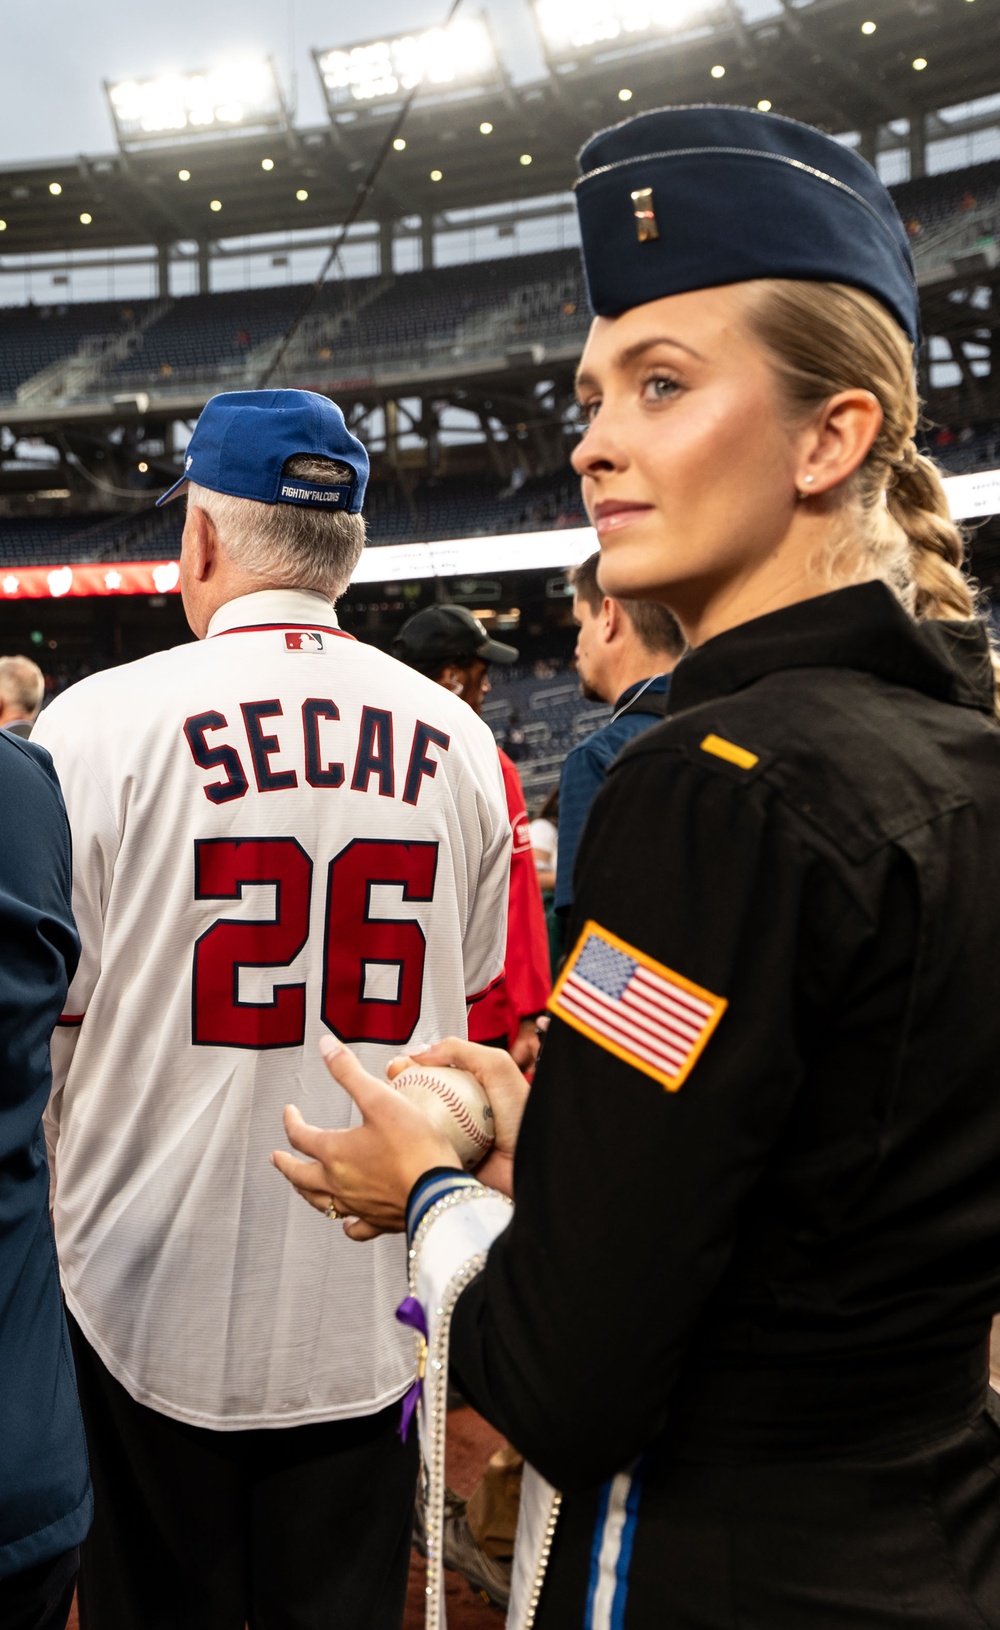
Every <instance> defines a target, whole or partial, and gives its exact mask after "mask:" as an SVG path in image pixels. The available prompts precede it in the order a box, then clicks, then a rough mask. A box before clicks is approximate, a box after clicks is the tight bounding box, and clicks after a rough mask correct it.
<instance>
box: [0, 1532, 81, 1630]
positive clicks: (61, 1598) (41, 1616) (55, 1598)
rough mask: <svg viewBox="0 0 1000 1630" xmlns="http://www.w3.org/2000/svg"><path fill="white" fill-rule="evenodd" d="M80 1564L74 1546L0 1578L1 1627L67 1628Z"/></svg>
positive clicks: (6, 1629)
mask: <svg viewBox="0 0 1000 1630" xmlns="http://www.w3.org/2000/svg"><path fill="white" fill-rule="evenodd" d="M79 1563H80V1553H79V1551H78V1550H76V1548H75V1547H74V1549H73V1550H72V1551H63V1553H62V1555H61V1556H54V1557H52V1558H50V1560H49V1561H48V1562H39V1563H38V1564H37V1565H36V1566H35V1567H34V1568H25V1570H24V1572H23V1573H14V1574H11V1575H10V1577H9V1578H7V1579H0V1625H2V1626H3V1630H66V1620H67V1619H68V1618H69V1610H70V1608H71V1607H72V1606H73V1588H74V1586H75V1584H76V1572H77V1568H78V1567H79Z"/></svg>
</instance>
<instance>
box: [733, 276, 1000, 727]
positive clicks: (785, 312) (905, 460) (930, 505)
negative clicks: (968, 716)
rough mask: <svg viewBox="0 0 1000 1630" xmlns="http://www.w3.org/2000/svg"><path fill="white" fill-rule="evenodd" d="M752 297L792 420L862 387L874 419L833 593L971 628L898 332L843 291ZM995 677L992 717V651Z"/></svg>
mask: <svg viewBox="0 0 1000 1630" xmlns="http://www.w3.org/2000/svg"><path fill="white" fill-rule="evenodd" d="M753 289H754V297H753V298H752V301H751V305H750V310H749V323H750V327H751V329H752V331H753V332H754V334H755V335H756V336H757V338H758V339H760V340H761V341H762V343H763V344H764V345H765V346H767V348H768V350H769V351H770V352H771V354H772V356H773V358H774V361H775V365H776V367H777V370H778V375H779V378H780V380H781V384H782V388H783V390H784V393H785V397H786V400H787V402H788V406H789V409H790V412H791V415H792V417H793V418H800V417H802V416H803V415H805V414H808V413H809V412H810V411H812V410H813V409H815V408H817V407H818V406H819V405H820V404H821V403H822V402H824V401H827V400H828V399H829V398H830V397H831V396H836V395H837V393H838V392H839V391H844V390H850V389H856V388H858V387H859V386H860V387H861V388H862V389H864V390H869V391H871V392H872V394H873V395H874V396H875V398H876V399H877V401H878V403H879V406H880V407H881V409H882V425H881V428H880V430H879V433H878V435H877V436H876V438H875V441H874V443H873V445H872V447H871V450H870V452H869V454H868V456H867V458H866V459H865V461H864V463H863V464H862V465H861V467H860V469H859V470H857V471H856V473H855V474H854V476H852V478H851V481H850V482H849V483H845V493H844V499H845V523H846V524H845V527H844V530H843V535H842V537H841V538H840V540H839V542H838V543H837V545H836V547H835V548H833V549H832V550H831V552H830V556H829V559H828V560H826V561H825V566H826V569H827V573H828V576H829V581H830V585H831V587H836V586H837V585H838V584H839V583H844V582H852V581H856V580H857V578H858V573H859V570H861V571H863V572H864V573H865V574H867V575H869V576H872V577H881V578H882V579H883V580H884V581H885V582H886V583H888V584H889V585H890V587H891V588H893V589H894V590H895V592H896V593H897V594H898V596H899V598H900V600H901V601H902V602H903V604H904V605H905V607H906V609H907V610H908V611H909V612H910V614H911V616H913V617H914V618H915V619H916V620H917V621H918V622H923V621H929V620H935V619H947V618H968V617H974V616H975V615H976V611H977V606H976V589H975V585H974V584H973V583H972V581H971V580H970V578H969V577H968V576H967V574H966V572H965V570H964V569H963V566H964V560H965V539H964V537H963V534H962V531H961V529H960V528H959V527H958V526H956V524H955V522H954V521H953V520H952V519H951V516H950V514H949V512H948V500H947V498H946V496H945V491H944V487H943V485H942V483H941V477H940V475H939V474H938V471H937V467H936V466H935V465H934V464H933V462H932V461H931V460H930V459H929V458H925V457H924V455H923V454H922V453H920V452H918V450H917V446H916V443H915V441H914V439H913V438H914V433H915V431H916V428H917V420H918V415H919V401H918V398H917V388H916V378H915V372H914V363H913V347H912V345H911V344H910V342H909V340H908V339H907V337H906V335H905V334H904V333H903V331H902V329H901V328H900V327H899V325H898V324H897V323H896V322H895V320H894V319H893V318H892V317H891V316H890V315H889V313H888V311H887V310H886V309H885V307H884V306H883V305H882V304H881V303H880V302H879V301H878V300H875V299H874V298H873V297H872V296H871V295H868V294H865V293H864V292H863V291H862V290H861V289H855V288H849V287H847V286H846V285H844V284H841V283H804V282H793V281H784V280H777V279H775V280H769V281H766V282H761V283H758V284H756V285H753ZM859 555H860V557H861V558H860V559H859ZM993 667H994V673H995V675H996V680H997V712H998V713H1000V657H998V654H997V653H996V652H995V651H994V652H993Z"/></svg>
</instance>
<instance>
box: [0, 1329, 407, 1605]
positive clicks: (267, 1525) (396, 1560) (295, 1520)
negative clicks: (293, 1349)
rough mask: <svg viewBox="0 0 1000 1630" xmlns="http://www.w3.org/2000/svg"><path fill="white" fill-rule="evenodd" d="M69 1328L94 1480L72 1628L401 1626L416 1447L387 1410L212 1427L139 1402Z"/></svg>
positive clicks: (394, 1413) (394, 1414)
mask: <svg viewBox="0 0 1000 1630" xmlns="http://www.w3.org/2000/svg"><path fill="white" fill-rule="evenodd" d="M69 1327H70V1336H71V1339H72V1342H73V1352H74V1355H75V1357H76V1371H77V1381H78V1384H79V1389H80V1401H81V1404H82V1406H83V1417H84V1423H85V1425H86V1429H87V1442H88V1447H89V1450H90V1463H91V1472H92V1475H93V1481H94V1526H93V1528H92V1529H91V1532H90V1536H89V1538H88V1539H87V1541H86V1544H85V1545H84V1546H83V1549H82V1553H81V1568H80V1588H79V1606H80V1624H81V1630H244V1626H245V1625H248V1626H249V1627H250V1630H330V1627H331V1626H334V1625H335V1626H336V1630H399V1626H400V1625H401V1623H402V1618H403V1608H404V1603H405V1597H406V1581H407V1573H408V1569H409V1556H410V1528H411V1521H412V1514H413V1500H414V1493H415V1488H416V1476H417V1446H416V1433H415V1432H412V1431H411V1433H410V1442H409V1443H408V1444H406V1445H404V1444H403V1443H402V1442H401V1441H400V1438H399V1435H398V1430H397V1428H398V1424H399V1406H398V1405H394V1406H393V1407H392V1408H390V1409H386V1410H382V1411H381V1412H380V1413H379V1414H377V1415H370V1416H364V1417H360V1418H357V1419H353V1420H346V1421H332V1422H328V1423H324V1424H322V1425H318V1426H296V1427H289V1428H288V1429H285V1430H267V1431H247V1432H213V1431H208V1430H206V1429H204V1428H202V1427H196V1426H188V1425H186V1424H184V1423H183V1422H180V1421H174V1420H171V1419H170V1418H169V1417H168V1416H166V1415H161V1414H158V1413H157V1412H156V1411H155V1410H151V1409H147V1408H145V1407H144V1406H143V1405H142V1404H137V1403H136V1402H135V1400H134V1399H133V1398H132V1397H131V1396H130V1395H129V1394H128V1393H127V1392H126V1391H125V1389H124V1387H122V1386H120V1385H119V1383H118V1382H117V1381H116V1380H115V1379H114V1378H113V1376H111V1375H110V1374H109V1373H108V1371H107V1369H106V1368H105V1366H104V1365H103V1364H102V1363H101V1361H100V1359H99V1358H98V1357H97V1355H96V1353H95V1352H94V1351H93V1349H92V1348H91V1346H90V1345H89V1343H88V1342H87V1341H86V1339H85V1338H84V1336H83V1335H82V1333H81V1331H80V1330H79V1328H78V1326H76V1325H75V1324H74V1322H73V1320H72V1319H70V1320H69ZM5 1630H6V1627H5Z"/></svg>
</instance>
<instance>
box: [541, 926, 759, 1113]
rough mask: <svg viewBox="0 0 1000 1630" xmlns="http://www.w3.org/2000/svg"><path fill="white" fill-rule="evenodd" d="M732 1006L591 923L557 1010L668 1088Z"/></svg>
mask: <svg viewBox="0 0 1000 1630" xmlns="http://www.w3.org/2000/svg"><path fill="white" fill-rule="evenodd" d="M727 1006H728V1004H727V1002H726V1000H725V997H722V996H713V995H712V992H711V991H710V990H704V989H702V987H701V986H700V985H695V984H692V982H691V980H690V979H685V978H684V976H683V974H679V973H674V971H673V969H671V968H666V967H664V965H663V963H662V962H655V961H654V960H653V958H652V957H650V956H647V955H646V953H645V952H644V951H639V950H637V949H636V947H635V946H634V945H626V943H625V941H624V940H620V939H619V938H618V936H617V935H616V934H612V933H610V932H609V931H608V930H607V929H606V928H602V927H601V926H600V924H599V923H595V922H589V923H587V924H586V926H585V927H584V930H583V933H582V934H581V935H580V938H579V939H578V940H577V942H576V945H575V947H574V949H573V953H572V955H571V956H570V958H569V960H568V962H567V963H566V966H565V967H564V969H563V971H562V973H561V974H560V976H559V979H558V982H557V984H556V988H555V990H554V991H553V992H552V996H551V998H550V1000H549V1011H550V1012H552V1013H555V1014H557V1016H558V1017H559V1018H560V1019H563V1020H564V1021H565V1022H566V1024H570V1025H572V1026H573V1029H574V1030H579V1031H580V1032H581V1033H582V1034H583V1035H585V1036H589V1037H590V1040H591V1041H595V1042H596V1043H597V1045H598V1047H603V1048H604V1049H605V1051H606V1052H609V1053H614V1054H615V1056H616V1057H617V1058H621V1059H624V1061H625V1063H626V1064H631V1065H633V1066H634V1067H635V1069H637V1070H642V1072H643V1074H644V1075H651V1076H652V1077H653V1080H654V1081H659V1083H660V1085H661V1086H662V1087H666V1089H667V1091H668V1092H676V1091H677V1089H678V1087H679V1086H680V1085H681V1084H682V1082H683V1081H685V1080H686V1079H687V1077H688V1076H689V1075H690V1073H691V1071H692V1070H693V1069H694V1066H695V1064H696V1063H697V1061H698V1057H699V1055H700V1054H701V1052H702V1051H703V1049H704V1048H705V1046H706V1044H707V1042H708V1040H709V1037H710V1036H711V1034H712V1031H713V1030H714V1029H715V1027H716V1025H717V1024H718V1022H719V1020H720V1019H721V1018H722V1015H723V1013H724V1012H725V1011H726V1007H727Z"/></svg>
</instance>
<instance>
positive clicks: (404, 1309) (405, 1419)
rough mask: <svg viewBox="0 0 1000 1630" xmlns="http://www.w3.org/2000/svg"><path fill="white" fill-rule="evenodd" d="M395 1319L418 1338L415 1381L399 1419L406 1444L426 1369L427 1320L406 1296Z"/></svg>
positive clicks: (414, 1299) (417, 1306)
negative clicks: (413, 1331) (418, 1353)
mask: <svg viewBox="0 0 1000 1630" xmlns="http://www.w3.org/2000/svg"><path fill="white" fill-rule="evenodd" d="M396 1317H397V1319H398V1320H399V1322H400V1324H406V1325H409V1327H410V1329H411V1330H415V1331H416V1333H417V1335H418V1336H419V1337H420V1356H419V1359H418V1362H417V1379H416V1380H415V1381H414V1383H413V1385H412V1387H411V1388H410V1390H409V1392H408V1393H407V1394H406V1396H405V1397H404V1399H403V1409H402V1414H401V1415H400V1419H399V1435H400V1437H401V1438H402V1440H403V1442H404V1443H405V1442H406V1439H407V1435H408V1433H409V1430H410V1422H411V1420H412V1419H413V1412H414V1410H415V1409H416V1407H417V1405H418V1403H419V1402H420V1399H421V1396H422V1394H423V1390H424V1371H425V1370H426V1368H427V1320H426V1318H425V1317H424V1310H423V1308H422V1307H421V1306H420V1303H419V1302H418V1301H417V1298H416V1297H415V1296H407V1298H406V1300H405V1301H403V1302H400V1304H399V1306H398V1307H397V1309H396Z"/></svg>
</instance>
